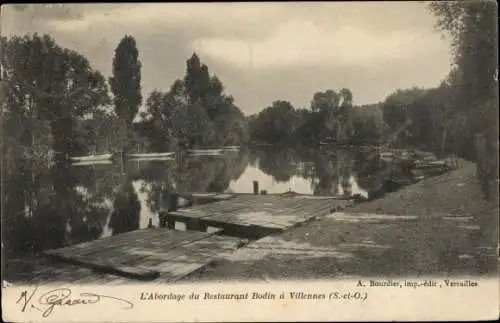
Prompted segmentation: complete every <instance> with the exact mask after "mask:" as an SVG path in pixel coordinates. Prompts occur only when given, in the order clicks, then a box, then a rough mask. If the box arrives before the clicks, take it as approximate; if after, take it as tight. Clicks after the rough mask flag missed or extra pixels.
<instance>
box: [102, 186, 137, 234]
mask: <svg viewBox="0 0 500 323" xmlns="http://www.w3.org/2000/svg"><path fill="white" fill-rule="evenodd" d="M140 212H141V203H140V201H139V197H138V196H137V193H136V191H135V189H134V186H133V185H132V182H131V181H127V182H125V183H123V184H122V185H121V186H120V187H119V189H118V192H117V194H116V197H115V200H114V202H113V211H112V212H111V220H110V223H109V226H110V227H111V228H112V229H113V234H119V233H124V232H128V231H133V230H137V229H139V215H140Z"/></svg>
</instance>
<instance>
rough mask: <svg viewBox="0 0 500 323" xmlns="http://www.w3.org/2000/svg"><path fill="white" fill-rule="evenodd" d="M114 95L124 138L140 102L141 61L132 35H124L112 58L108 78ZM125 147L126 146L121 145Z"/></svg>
mask: <svg viewBox="0 0 500 323" xmlns="http://www.w3.org/2000/svg"><path fill="white" fill-rule="evenodd" d="M109 83H110V85H111V91H112V92H113V96H114V104H115V106H114V107H115V111H116V114H117V115H118V117H119V118H120V119H121V120H122V121H123V125H124V127H125V133H126V134H127V135H126V136H127V137H126V138H125V139H128V138H129V136H130V134H129V131H128V129H130V128H131V125H132V122H133V120H134V118H135V116H136V114H137V112H138V111H139V106H140V105H141V103H142V95H141V62H140V61H139V51H138V49H137V44H136V41H135V39H134V37H132V36H130V35H126V36H125V37H123V38H122V40H121V41H120V43H119V44H118V46H117V47H116V50H115V56H114V58H113V76H112V77H111V78H110V79H109ZM123 148H124V149H127V147H126V146H125V147H123Z"/></svg>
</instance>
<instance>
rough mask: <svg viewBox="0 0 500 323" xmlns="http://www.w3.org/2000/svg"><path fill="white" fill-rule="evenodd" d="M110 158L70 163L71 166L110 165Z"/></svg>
mask: <svg viewBox="0 0 500 323" xmlns="http://www.w3.org/2000/svg"><path fill="white" fill-rule="evenodd" d="M112 164H113V163H112V162H111V160H86V161H77V162H73V163H71V166H91V165H112Z"/></svg>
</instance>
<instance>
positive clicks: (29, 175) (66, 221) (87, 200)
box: [2, 160, 109, 257]
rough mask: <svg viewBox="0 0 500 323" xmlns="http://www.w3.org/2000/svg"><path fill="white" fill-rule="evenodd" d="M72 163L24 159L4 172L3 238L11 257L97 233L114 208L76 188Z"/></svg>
mask: <svg viewBox="0 0 500 323" xmlns="http://www.w3.org/2000/svg"><path fill="white" fill-rule="evenodd" d="M78 181H79V178H78V175H77V173H75V171H74V169H73V168H72V167H70V166H69V165H68V164H67V163H64V162H62V163H57V164H56V165H54V167H52V168H51V169H48V168H41V167H34V165H33V163H31V162H30V160H24V161H22V160H19V163H18V164H17V167H16V168H10V169H9V170H8V171H7V172H6V178H5V185H6V190H5V199H4V203H5V209H4V210H5V214H3V215H2V218H3V234H4V236H3V238H4V239H3V240H4V243H5V251H6V255H7V256H8V257H17V256H22V255H23V254H27V253H37V252H39V251H41V250H45V249H51V248H59V247H62V246H65V245H69V244H73V243H79V242H82V241H87V240H91V239H95V238H98V237H99V236H100V234H101V232H102V229H103V226H104V224H105V222H106V215H107V214H108V212H109V210H107V209H106V208H105V207H103V206H101V205H96V204H94V203H92V200H91V197H89V196H82V194H80V193H79V192H78V190H77V189H76V186H77V184H78Z"/></svg>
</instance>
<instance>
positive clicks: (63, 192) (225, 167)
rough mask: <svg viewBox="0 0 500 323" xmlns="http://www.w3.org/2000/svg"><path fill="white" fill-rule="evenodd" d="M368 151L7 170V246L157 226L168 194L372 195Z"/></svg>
mask: <svg viewBox="0 0 500 323" xmlns="http://www.w3.org/2000/svg"><path fill="white" fill-rule="evenodd" d="M378 169H380V163H379V162H378V161H377V158H375V157H374V154H373V152H370V151H359V150H357V151H355V150H340V149H337V150H333V149H323V150H307V149H302V150H296V149H295V150H294V149H288V150H283V149H269V148H267V149H253V150H249V149H242V150H240V151H227V152H225V153H223V154H222V155H220V156H197V157H194V156H188V155H184V154H177V155H176V157H174V158H172V159H169V160H161V161H129V162H127V163H125V164H123V163H111V162H106V163H101V164H91V165H80V166H74V165H59V166H55V167H52V168H50V169H43V168H42V169H37V168H36V167H35V166H34V165H32V164H30V163H29V162H26V161H25V162H23V163H22V164H20V165H19V167H18V168H16V169H15V170H12V169H11V170H9V171H8V172H7V178H6V182H5V183H6V190H5V192H6V199H5V202H4V203H5V205H4V212H5V216H3V221H4V223H3V225H4V239H3V242H4V244H5V251H6V252H7V254H9V255H11V256H14V257H20V256H22V255H23V254H26V253H29V254H37V253H39V252H40V251H42V250H45V249H51V248H59V247H63V246H67V245H72V244H77V243H81V242H85V241H89V240H93V239H99V238H102V237H106V236H110V235H113V234H119V233H123V232H127V231H132V230H137V229H142V228H145V227H147V226H148V224H152V225H154V226H158V225H159V220H158V211H159V210H160V209H161V208H163V207H165V205H162V203H163V202H162V201H163V199H162V196H164V193H165V192H177V193H190V192H234V193H252V192H253V181H258V182H259V189H260V190H266V191H267V193H268V194H273V193H284V192H287V191H294V192H297V193H301V194H312V195H342V196H351V195H356V194H357V195H361V196H365V197H366V196H368V195H369V194H370V193H371V192H372V191H374V190H375V189H377V188H378V187H379V186H380V179H379V178H378V177H377V176H376V173H377V170H378Z"/></svg>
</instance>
